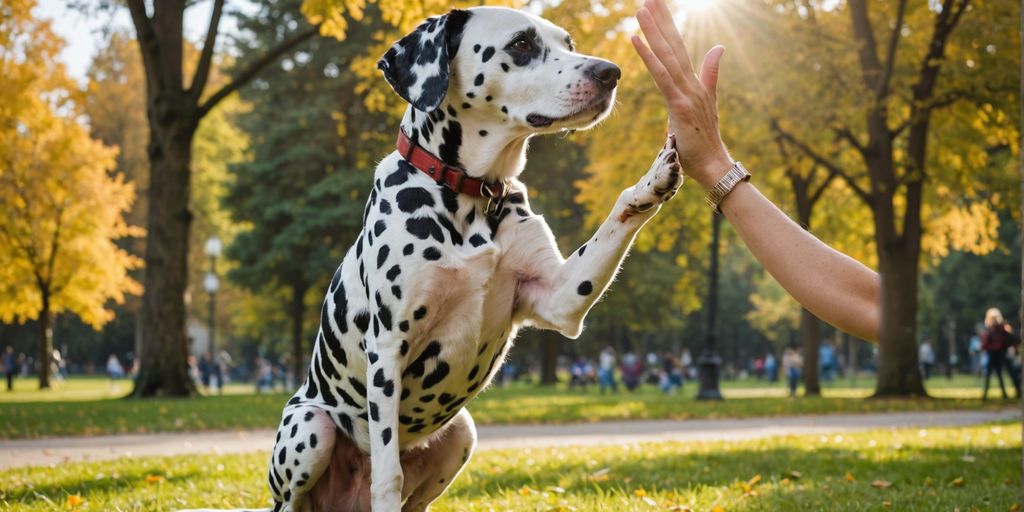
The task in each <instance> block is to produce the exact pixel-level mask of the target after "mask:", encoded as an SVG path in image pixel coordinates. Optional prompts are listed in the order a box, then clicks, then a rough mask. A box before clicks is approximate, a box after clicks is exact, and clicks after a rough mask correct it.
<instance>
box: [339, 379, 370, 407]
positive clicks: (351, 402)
mask: <svg viewBox="0 0 1024 512" xmlns="http://www.w3.org/2000/svg"><path fill="white" fill-rule="evenodd" d="M353 387H354V386H353ZM359 387H360V389H362V391H363V393H362V394H361V395H360V396H362V397H364V398H365V397H366V386H363V384H362V383H360V384H359ZM334 390H335V391H337V392H338V396H340V397H341V401H342V402H345V405H347V406H349V407H354V408H357V409H358V408H359V407H362V406H361V405H359V402H357V401H356V399H355V398H352V395H350V394H348V393H346V392H345V390H344V389H341V388H340V387H337V388H334Z"/></svg>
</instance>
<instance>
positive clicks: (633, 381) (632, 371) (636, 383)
mask: <svg viewBox="0 0 1024 512" xmlns="http://www.w3.org/2000/svg"><path fill="white" fill-rule="evenodd" d="M643 374H644V362H643V361H642V360H641V359H640V356H638V355H636V352H633V350H632V349H630V350H627V351H626V353H625V354H623V355H622V385H623V386H625V387H626V389H627V390H628V391H636V388H638V387H640V379H641V378H642V377H643Z"/></svg>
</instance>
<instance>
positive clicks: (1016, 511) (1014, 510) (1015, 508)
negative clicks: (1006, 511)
mask: <svg viewBox="0 0 1024 512" xmlns="http://www.w3.org/2000/svg"><path fill="white" fill-rule="evenodd" d="M1010 512H1020V503H1014V504H1013V505H1010Z"/></svg>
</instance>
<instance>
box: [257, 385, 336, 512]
mask: <svg viewBox="0 0 1024 512" xmlns="http://www.w3.org/2000/svg"><path fill="white" fill-rule="evenodd" d="M336 436H337V427H336V426H335V423H334V421H333V420H332V419H331V417H330V416H329V415H328V413H327V412H326V411H324V410H323V409H321V408H319V407H314V406H310V405H304V404H295V405H290V406H288V407H286V408H285V409H284V413H283V414H282V418H281V425H280V426H279V427H278V429H277V441H276V443H275V444H274V451H273V452H272V453H271V454H270V473H269V475H268V478H269V483H270V492H271V494H272V495H273V498H274V512H308V511H309V510H311V507H310V506H309V505H308V500H307V494H308V493H309V491H310V490H311V489H312V488H313V486H314V485H315V484H316V483H317V480H319V479H320V476H321V475H322V474H323V473H324V470H325V469H326V468H327V466H328V464H330V462H331V453H332V451H333V449H334V443H335V440H336V439H335V438H336Z"/></svg>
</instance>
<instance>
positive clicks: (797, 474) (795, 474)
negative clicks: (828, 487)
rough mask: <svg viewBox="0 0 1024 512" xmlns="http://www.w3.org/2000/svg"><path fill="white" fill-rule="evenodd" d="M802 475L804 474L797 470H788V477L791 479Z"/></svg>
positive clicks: (799, 477) (796, 478) (797, 478)
mask: <svg viewBox="0 0 1024 512" xmlns="http://www.w3.org/2000/svg"><path fill="white" fill-rule="evenodd" d="M803 476H804V474H803V473H801V472H799V471H790V472H789V477H790V478H792V479H793V480H799V479H801V478H802V477H803Z"/></svg>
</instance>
